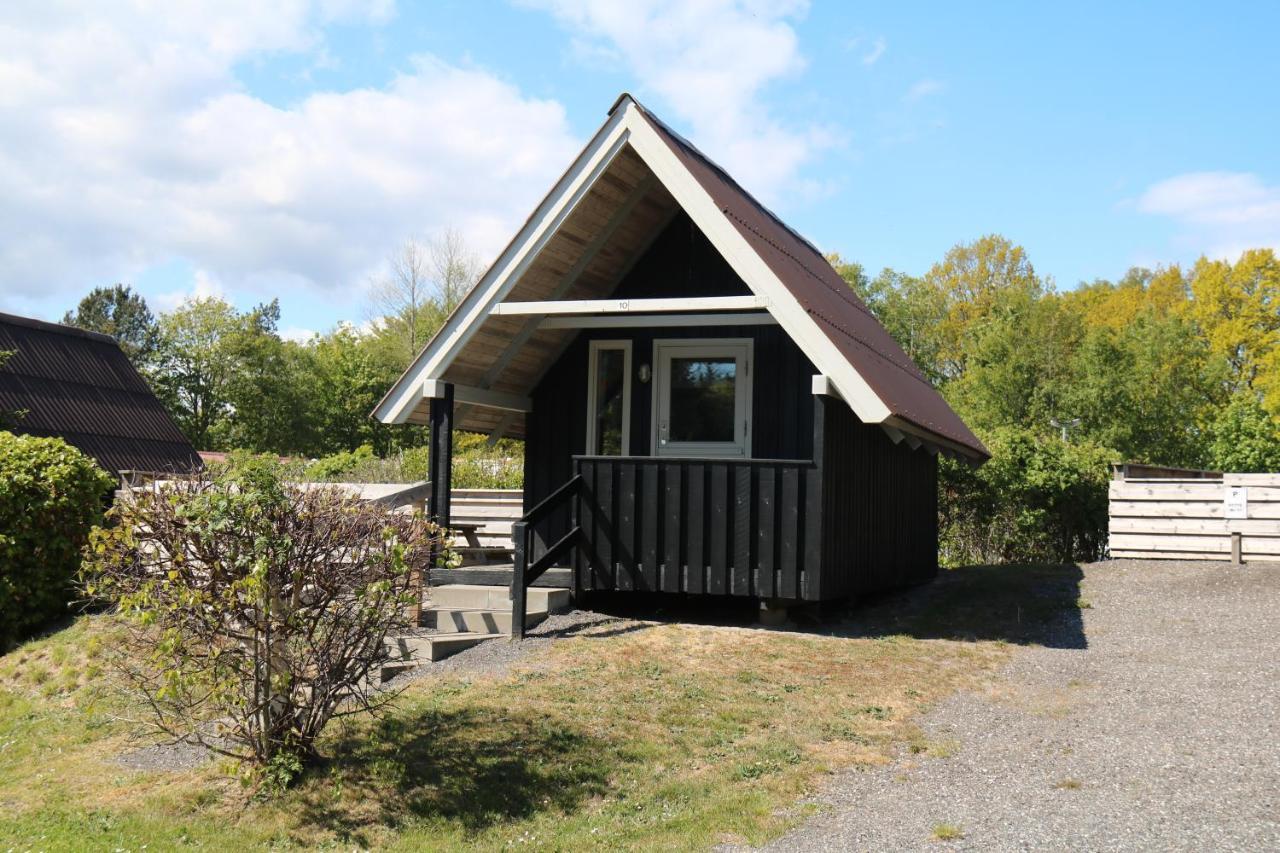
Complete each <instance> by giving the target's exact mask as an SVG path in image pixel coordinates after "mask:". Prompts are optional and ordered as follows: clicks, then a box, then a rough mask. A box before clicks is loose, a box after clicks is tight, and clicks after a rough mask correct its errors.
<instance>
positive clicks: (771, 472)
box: [574, 456, 821, 599]
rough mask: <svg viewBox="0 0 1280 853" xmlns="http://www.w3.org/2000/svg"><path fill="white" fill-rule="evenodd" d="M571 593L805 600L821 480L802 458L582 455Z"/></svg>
mask: <svg viewBox="0 0 1280 853" xmlns="http://www.w3.org/2000/svg"><path fill="white" fill-rule="evenodd" d="M574 471H575V473H576V474H577V476H578V477H580V478H581V480H582V486H581V495H580V497H579V499H578V514H577V516H576V518H575V520H574V524H575V526H578V527H580V529H581V530H582V534H581V545H580V546H579V554H580V556H579V558H578V560H577V562H576V570H575V586H576V587H577V588H579V589H583V590H638V591H650V592H674V593H694V594H711V595H738V596H758V597H760V598H782V599H794V598H800V597H802V591H803V589H804V587H803V585H804V584H805V583H806V577H805V567H806V566H817V565H818V564H819V562H820V560H819V549H820V545H821V543H820V541H819V539H820V535H819V533H818V527H817V522H818V521H819V520H820V518H821V514H820V510H821V507H820V506H819V503H820V501H821V494H820V486H821V480H820V478H819V476H818V472H817V469H816V468H815V467H814V464H813V463H812V462H810V461H808V460H800V459H724V458H703V459H677V458H665V457H647V456H622V457H619V456H577V457H574Z"/></svg>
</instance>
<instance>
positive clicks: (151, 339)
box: [62, 284, 160, 368]
mask: <svg viewBox="0 0 1280 853" xmlns="http://www.w3.org/2000/svg"><path fill="white" fill-rule="evenodd" d="M62 322H63V323H65V324H67V325H69V326H76V327H78V328H81V329H88V330H90V331H93V332H101V333H102V334H104V335H110V336H111V337H113V338H115V339H116V340H117V341H118V342H119V343H120V348H121V349H122V350H124V352H125V355H127V356H129V360H130V361H132V362H133V363H134V364H135V365H136V366H138V367H139V368H146V367H149V366H150V365H151V362H152V359H153V358H154V356H155V351H156V346H157V344H158V342H159V337H160V329H159V326H158V325H157V324H156V318H155V317H154V316H153V315H152V313H151V309H150V308H148V307H147V301H146V300H145V299H143V298H142V294H140V293H134V292H133V290H132V289H130V288H129V287H128V286H126V285H123V284H116V285H113V286H111V287H95V288H94V289H93V290H91V291H90V292H89V295H88V296H86V297H85V298H84V299H81V300H80V304H79V305H77V306H76V310H74V311H68V312H67V313H66V315H65V316H64V317H63V318H62Z"/></svg>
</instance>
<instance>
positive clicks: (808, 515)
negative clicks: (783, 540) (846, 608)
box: [800, 394, 829, 600]
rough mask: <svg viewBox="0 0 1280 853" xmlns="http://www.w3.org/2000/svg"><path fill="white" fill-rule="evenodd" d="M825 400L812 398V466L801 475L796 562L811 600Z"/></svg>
mask: <svg viewBox="0 0 1280 853" xmlns="http://www.w3.org/2000/svg"><path fill="white" fill-rule="evenodd" d="M828 403H829V398H828V397H825V396H823V395H822V394H814V395H813V456H812V458H813V467H812V468H810V469H809V470H807V471H806V472H805V482H804V488H805V494H804V502H805V506H804V556H803V558H802V560H801V562H800V569H801V571H802V573H803V574H802V575H801V577H802V578H803V588H802V589H801V590H800V594H801V596H802V597H804V598H806V599H809V600H814V599H816V598H818V596H819V595H820V594H821V590H822V573H823V572H824V571H825V569H826V567H825V566H824V565H823V564H822V525H823V522H824V521H825V519H824V518H823V499H822V468H823V462H824V457H825V456H826V446H827V439H826V434H827V423H826V421H827V405H828Z"/></svg>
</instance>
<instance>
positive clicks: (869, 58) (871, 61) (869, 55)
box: [862, 36, 889, 65]
mask: <svg viewBox="0 0 1280 853" xmlns="http://www.w3.org/2000/svg"><path fill="white" fill-rule="evenodd" d="M888 49H889V43H888V42H886V41H885V40H884V36H876V40H875V41H874V42H872V43H871V47H870V49H869V50H867V52H866V53H864V54H862V64H863V65H875V64H876V63H877V62H879V61H880V57H882V56H884V52H885V51H886V50H888Z"/></svg>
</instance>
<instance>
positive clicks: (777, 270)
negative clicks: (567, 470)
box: [374, 95, 988, 461]
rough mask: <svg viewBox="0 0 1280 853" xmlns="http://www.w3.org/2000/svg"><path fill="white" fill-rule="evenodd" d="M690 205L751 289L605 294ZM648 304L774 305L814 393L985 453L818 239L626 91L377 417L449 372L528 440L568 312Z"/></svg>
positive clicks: (948, 445) (471, 423)
mask: <svg viewBox="0 0 1280 853" xmlns="http://www.w3.org/2000/svg"><path fill="white" fill-rule="evenodd" d="M681 210H683V211H684V212H685V213H687V214H688V215H689V217H690V218H691V219H692V220H693V222H694V224H695V225H696V226H697V227H698V228H699V229H700V230H701V231H702V232H703V234H704V235H705V236H706V237H707V238H708V240H709V241H710V242H711V244H712V245H713V246H714V247H715V249H716V250H717V251H718V252H719V253H720V254H721V255H722V256H723V257H724V258H725V260H726V261H727V262H728V263H729V264H730V265H731V266H732V267H733V269H734V270H735V272H736V273H737V274H738V275H739V276H740V277H741V279H742V281H743V282H744V284H745V285H746V287H747V288H748V289H749V291H750V292H751V294H752V297H750V298H753V299H754V300H755V301H754V302H752V303H751V304H749V305H748V304H746V303H744V302H742V299H743V297H721V298H719V299H715V298H712V299H704V300H694V301H693V302H689V303H686V304H681V303H680V300H667V302H668V304H667V305H665V306H664V305H658V304H654V305H647V306H634V305H609V304H608V303H606V302H605V301H604V300H607V298H608V297H609V296H610V295H611V294H612V293H613V292H614V289H615V288H616V287H617V285H618V284H619V282H620V281H621V280H622V279H623V278H624V277H625V276H626V274H627V273H628V272H629V271H630V269H631V268H632V266H633V265H634V264H635V263H636V261H637V260H638V259H639V258H640V257H641V256H642V255H643V254H644V253H645V251H646V250H647V249H648V247H649V246H650V244H651V243H652V242H653V241H654V240H655V239H656V238H657V237H658V235H659V234H660V233H661V232H662V230H663V228H664V227H665V226H666V225H667V224H668V223H669V222H670V221H671V220H672V218H673V217H674V216H675V215H676V214H677V213H679V212H680V211H681ZM569 303H576V305H575V306H572V307H571V306H570V305H569ZM543 306H545V310H544V308H543ZM640 308H643V309H644V310H646V311H658V310H662V309H665V310H666V311H668V312H669V311H673V310H674V311H680V312H684V313H694V312H700V313H705V314H707V315H710V314H727V313H729V312H737V313H738V314H739V315H741V314H742V313H743V312H744V311H745V312H749V313H756V314H762V315H765V316H766V317H767V318H768V319H769V321H770V322H776V323H778V324H779V325H780V326H782V327H783V329H784V330H785V331H786V332H787V334H788V335H789V336H790V337H791V338H792V339H793V340H795V341H796V342H797V344H799V346H800V347H801V348H802V349H803V350H804V352H805V354H806V356H808V358H809V359H810V360H811V361H812V362H813V364H814V365H815V367H816V368H817V369H818V370H819V371H820V373H819V375H818V376H815V377H814V387H813V391H814V393H820V394H829V395H831V396H834V397H837V398H839V399H842V400H844V401H845V402H846V403H847V404H848V405H849V407H850V408H851V409H852V410H853V412H854V413H855V414H856V415H857V417H858V419H859V420H861V421H862V422H863V423H871V424H881V425H882V426H883V427H884V428H885V431H886V432H887V433H888V434H889V435H890V437H891V438H894V440H895V441H899V440H903V439H905V440H907V441H908V442H910V443H912V444H913V445H919V444H920V443H924V444H926V445H927V446H929V447H930V448H932V449H936V450H939V451H943V452H948V453H952V454H955V455H957V456H962V457H965V458H967V459H970V460H973V461H982V460H983V459H985V458H986V457H987V456H988V454H987V451H986V449H985V448H984V447H983V446H982V444H981V442H980V441H978V439H977V438H976V437H975V436H974V435H973V433H972V432H970V431H969V429H968V428H967V427H966V426H965V425H964V423H963V422H962V421H961V420H960V419H959V418H958V417H957V416H956V415H955V413H954V412H952V411H951V409H950V407H949V406H947V404H946V403H945V401H943V400H942V398H941V397H940V396H939V395H938V394H937V392H936V391H935V390H934V389H933V388H932V387H931V386H929V384H928V382H927V380H925V378H924V377H923V375H921V374H920V371H919V370H918V369H917V368H916V367H915V365H914V364H913V363H912V362H911V360H910V358H909V357H908V356H906V354H905V353H904V352H903V351H902V349H901V348H900V347H899V346H898V345H897V343H896V342H894V341H893V339H892V338H891V337H890V336H889V335H888V333H887V332H886V331H885V330H884V329H883V327H881V326H880V325H879V323H878V322H877V321H876V320H875V318H874V317H873V316H872V315H871V314H870V312H869V311H868V310H867V309H866V307H865V306H864V305H862V304H861V302H860V300H858V298H857V297H856V295H854V294H853V293H852V291H850V290H849V288H848V287H847V286H845V285H844V283H843V282H842V281H840V279H839V277H838V276H837V275H836V274H835V272H834V271H833V270H831V269H830V265H829V264H827V263H826V262H825V260H824V259H823V258H822V255H821V254H820V253H819V252H818V251H817V249H815V248H814V247H813V246H812V245H811V244H809V243H808V242H807V241H804V240H803V238H801V237H800V236H799V235H798V234H796V233H795V232H794V231H791V229H789V228H787V227H786V226H785V225H784V224H782V223H781V221H780V220H778V219H777V218H776V217H774V216H773V215H772V214H771V213H769V212H768V211H767V210H765V209H764V208H763V207H762V206H760V205H759V203H758V202H756V201H755V200H754V199H753V198H751V197H750V196H749V195H748V194H746V193H745V191H743V190H742V189H741V188H740V187H739V186H738V185H737V184H736V183H735V182H733V181H732V179H731V178H729V177H728V176H727V175H726V174H725V173H724V172H723V171H722V170H720V169H719V167H717V166H715V165H714V164H713V163H711V162H710V161H709V160H707V159H706V158H705V157H703V156H702V155H701V154H700V153H699V152H697V150H696V149H694V148H693V147H692V146H691V145H690V144H689V143H688V142H687V141H685V140H683V139H682V138H681V137H679V136H678V135H676V134H675V133H674V132H673V131H671V130H670V129H669V128H667V127H666V125H664V124H663V123H662V122H660V121H659V120H657V119H656V118H655V117H653V116H652V115H651V114H649V113H648V112H647V111H646V110H644V108H643V107H641V106H640V105H639V104H638V103H637V102H635V101H634V100H633V99H631V98H630V97H629V96H626V95H624V96H623V97H622V98H620V99H619V101H618V102H617V103H616V104H615V106H614V108H613V109H612V110H611V111H610V114H609V117H608V119H607V120H606V122H605V123H604V125H603V126H602V127H601V128H600V130H599V131H598V132H597V133H596V135H595V136H594V137H593V138H592V139H591V141H590V142H589V143H588V144H587V146H586V147H585V148H584V149H583V151H582V152H581V154H579V156H578V158H577V159H576V160H575V161H574V163H573V164H572V165H571V166H570V168H569V169H568V170H567V171H566V172H565V174H564V175H563V176H561V178H560V180H559V181H558V182H557V183H556V185H555V187H553V189H552V191H551V193H549V194H548V195H547V197H546V198H545V199H544V200H543V202H542V203H541V204H540V205H539V206H538V208H537V209H536V210H535V211H534V213H533V214H532V215H531V216H530V218H529V219H528V220H527V221H526V223H525V224H524V226H523V227H522V228H521V229H520V231H519V232H518V233H517V235H516V237H515V238H514V239H513V240H512V242H511V243H510V244H509V245H508V246H507V248H506V249H504V250H503V252H502V253H501V254H500V255H499V257H498V259H497V260H496V261H495V262H494V264H493V266H492V267H490V269H489V270H488V272H486V274H485V275H484V276H483V277H482V278H481V280H480V281H479V282H478V283H477V284H476V286H475V287H474V288H473V289H472V290H471V291H470V293H468V295H467V296H466V297H465V298H464V300H463V301H462V303H461V304H460V305H459V306H458V307H457V309H456V310H455V311H454V312H453V314H452V315H451V316H450V317H449V318H448V320H447V321H446V322H445V324H444V326H443V327H442V328H441V330H440V331H439V332H438V333H437V334H436V335H435V336H434V337H433V338H432V340H431V341H430V342H429V343H428V344H427V346H426V347H425V348H424V350H423V351H422V353H421V354H420V355H419V356H418V358H417V359H416V360H415V361H414V363H413V364H412V365H411V366H410V367H409V369H408V370H406V371H405V373H404V375H403V376H402V377H401V378H400V380H399V381H398V382H397V383H396V385H395V386H394V387H393V388H392V389H391V390H390V391H389V392H388V393H387V395H386V396H385V397H384V398H383V400H382V401H381V402H380V403H379V405H378V407H377V409H376V410H375V412H374V416H375V417H377V418H378V419H379V420H381V421H383V422H386V423H427V422H428V421H429V418H430V411H431V405H432V400H433V399H439V398H441V397H442V396H443V389H444V387H445V386H446V385H452V386H453V389H454V400H455V402H456V403H457V409H456V413H455V416H454V426H455V427H456V428H461V429H466V430H474V431H477V432H485V433H490V434H493V433H498V434H503V435H509V436H513V437H523V436H524V434H525V423H524V420H525V418H524V413H525V412H526V411H528V408H529V395H530V394H531V393H532V391H533V389H534V388H536V387H537V385H538V383H539V381H540V380H541V378H542V376H543V375H544V373H545V372H546V370H547V369H548V368H549V367H550V366H551V365H552V364H553V363H554V362H555V360H556V359H557V358H558V357H559V355H560V354H561V353H562V352H563V351H564V349H565V347H566V346H567V345H568V344H569V343H570V342H571V341H572V339H573V338H574V336H575V335H576V334H577V331H578V327H579V326H580V324H578V323H574V322H570V321H566V320H565V319H564V317H563V316H562V315H564V314H583V313H587V314H593V315H596V316H604V315H608V314H610V313H632V314H633V315H634V314H637V313H639V309H640ZM655 316H656V315H655ZM627 321H628V322H642V320H641V317H640V316H632V317H630V318H628V320H627Z"/></svg>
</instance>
